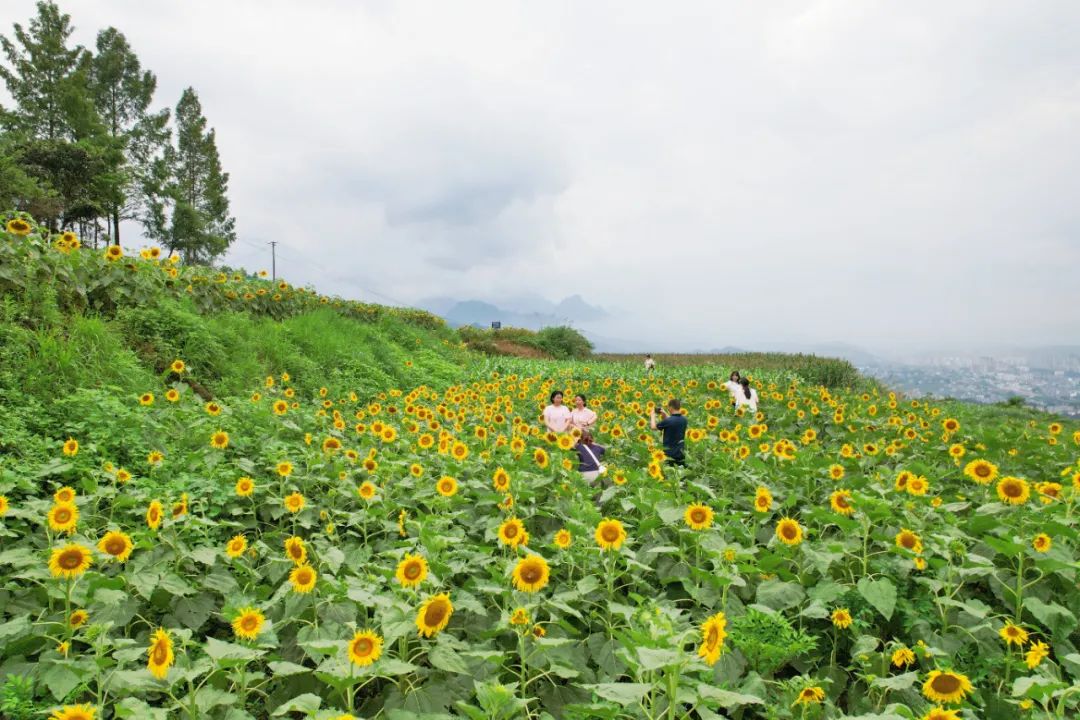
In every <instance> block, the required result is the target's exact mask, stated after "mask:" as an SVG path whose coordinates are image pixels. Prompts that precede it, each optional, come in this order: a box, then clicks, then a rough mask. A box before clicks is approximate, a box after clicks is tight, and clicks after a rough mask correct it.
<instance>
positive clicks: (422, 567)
mask: <svg viewBox="0 0 1080 720" xmlns="http://www.w3.org/2000/svg"><path fill="white" fill-rule="evenodd" d="M427 575H428V564H427V560H425V559H424V558H423V556H421V555H410V554H406V555H405V557H403V558H402V559H401V562H399V563H398V566H397V570H396V571H395V572H394V577H395V578H396V579H397V581H398V582H399V583H401V586H402V587H417V586H419V585H420V583H422V582H424V579H425V578H427Z"/></svg>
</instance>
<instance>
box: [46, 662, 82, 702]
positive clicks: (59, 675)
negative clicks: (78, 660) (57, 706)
mask: <svg viewBox="0 0 1080 720" xmlns="http://www.w3.org/2000/svg"><path fill="white" fill-rule="evenodd" d="M38 677H40V678H41V682H43V683H45V687H47V688H49V692H51V693H52V696H53V697H54V698H56V700H57V701H58V702H59V701H62V700H63V699H64V698H66V697H67V696H68V694H69V693H70V692H71V691H72V690H74V689H75V688H76V687H77V686H78V684H79V683H80V682H81V679H80V678H79V676H78V675H77V674H76V673H75V672H74V671H73V670H72V669H71V667H70V666H68V665H67V664H61V663H51V664H50V665H48V666H47V667H46V668H45V670H44V671H43V672H42V673H41V674H40V675H39V676H38Z"/></svg>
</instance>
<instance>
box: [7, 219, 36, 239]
mask: <svg viewBox="0 0 1080 720" xmlns="http://www.w3.org/2000/svg"><path fill="white" fill-rule="evenodd" d="M5 227H6V229H7V231H8V232H9V233H11V234H12V235H18V236H20V237H22V236H26V235H29V234H30V231H31V230H33V228H32V227H31V226H30V223H28V222H26V221H25V220H23V219H22V218H12V219H10V220H8V221H7V225H6V226H5Z"/></svg>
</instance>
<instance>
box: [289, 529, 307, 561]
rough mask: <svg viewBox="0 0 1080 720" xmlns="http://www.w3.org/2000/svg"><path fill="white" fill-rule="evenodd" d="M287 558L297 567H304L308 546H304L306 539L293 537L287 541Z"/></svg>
mask: <svg viewBox="0 0 1080 720" xmlns="http://www.w3.org/2000/svg"><path fill="white" fill-rule="evenodd" d="M285 557H287V558H289V559H290V560H292V561H293V563H294V564H296V565H303V564H304V561H305V560H307V546H306V545H305V544H304V539H303V538H300V537H297V536H295V535H293V536H292V537H291V538H289V539H288V540H286V541H285Z"/></svg>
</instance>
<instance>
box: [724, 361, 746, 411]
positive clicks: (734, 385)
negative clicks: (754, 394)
mask: <svg viewBox="0 0 1080 720" xmlns="http://www.w3.org/2000/svg"><path fill="white" fill-rule="evenodd" d="M739 380H740V378H739V371H738V370H735V371H734V372H732V373H731V375H730V376H729V377H728V381H727V382H726V383H724V387H726V388H727V391H728V394H729V395H730V396H731V404H732V405H736V406H737V405H738V402H736V400H735V396H736V395H738V394H739V393H740V392H742V385H740V384H739Z"/></svg>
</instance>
